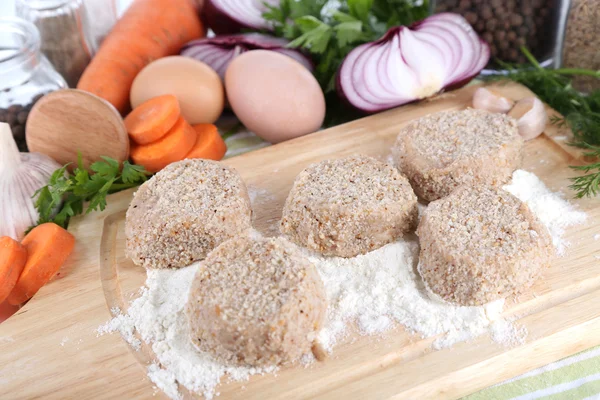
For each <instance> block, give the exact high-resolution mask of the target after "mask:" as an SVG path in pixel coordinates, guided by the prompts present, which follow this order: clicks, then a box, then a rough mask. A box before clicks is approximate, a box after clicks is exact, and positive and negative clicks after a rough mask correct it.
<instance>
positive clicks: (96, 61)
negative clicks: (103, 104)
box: [77, 0, 205, 114]
mask: <svg viewBox="0 0 600 400" xmlns="http://www.w3.org/2000/svg"><path fill="white" fill-rule="evenodd" d="M204 33H205V30H204V28H203V26H202V23H201V22H200V18H199V16H198V12H197V10H196V6H195V5H194V3H193V2H192V1H191V0H135V1H134V2H133V4H132V5H131V6H130V7H129V9H128V10H127V11H126V12H125V14H124V15H123V17H122V18H121V19H120V20H119V21H118V22H117V24H116V25H115V27H114V28H113V30H112V31H111V32H110V34H109V35H108V36H107V37H106V39H105V40H104V42H103V43H102V46H101V47H100V49H99V51H98V53H97V54H96V56H95V57H94V58H93V59H92V62H91V63H90V65H88V67H87V68H86V70H85V71H84V73H83V75H82V76H81V79H80V80H79V83H78V84H77V88H78V89H82V90H86V91H88V92H91V93H93V94H95V95H97V96H100V97H102V98H103V99H105V100H107V101H108V102H110V103H111V104H112V105H113V106H115V108H116V109H117V110H119V111H120V112H121V114H125V113H127V111H128V110H129V90H130V89H131V84H132V82H133V79H134V78H135V76H136V75H137V74H138V72H140V71H141V70H142V68H144V67H145V66H146V65H148V64H149V63H150V62H152V61H154V60H156V59H157V58H161V57H166V56H169V55H173V54H177V53H178V52H179V50H180V49H181V47H182V46H183V45H184V44H185V43H187V42H189V41H190V40H193V39H197V38H199V37H202V36H203V35H204Z"/></svg>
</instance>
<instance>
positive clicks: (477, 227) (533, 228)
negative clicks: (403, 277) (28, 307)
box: [417, 186, 554, 306]
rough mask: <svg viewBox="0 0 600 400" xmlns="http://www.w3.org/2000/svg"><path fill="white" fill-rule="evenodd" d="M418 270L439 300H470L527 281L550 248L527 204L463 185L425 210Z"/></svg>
mask: <svg viewBox="0 0 600 400" xmlns="http://www.w3.org/2000/svg"><path fill="white" fill-rule="evenodd" d="M417 235H418V236H419V241H420V245H421V251H420V256H419V272H420V274H421V277H422V278H423V280H424V282H425V284H426V285H427V287H428V288H429V289H430V290H431V291H432V292H433V293H434V294H436V295H438V296H440V297H441V298H442V299H443V300H446V301H448V302H451V303H456V304H460V305H466V306H473V305H481V304H485V303H488V302H490V301H493V300H496V299H499V298H504V297H507V296H510V295H513V294H517V293H519V292H521V291H522V290H523V289H525V288H527V287H529V286H531V285H532V284H533V282H534V281H535V279H536V278H537V277H538V276H539V274H540V272H541V271H542V269H543V268H545V267H548V266H549V265H550V260H551V258H552V256H553V254H554V248H553V247H552V239H551V237H550V234H549V233H548V230H547V229H546V227H545V226H544V225H542V223H541V222H540V221H539V220H538V218H537V217H536V216H535V215H534V214H533V213H532V212H531V211H530V210H529V207H528V206H527V205H526V204H525V203H523V202H521V201H520V200H519V199H517V198H516V197H515V196H513V195H512V194H510V193H508V192H506V191H504V190H502V189H500V188H497V187H491V186H485V187H476V188H474V187H469V186H463V187H461V188H459V189H457V190H455V191H454V192H452V194H450V195H449V196H447V197H445V198H443V199H441V200H437V201H434V202H432V203H430V204H429V207H427V209H426V210H425V213H424V214H423V216H422V218H421V221H420V223H419V227H418V229H417Z"/></svg>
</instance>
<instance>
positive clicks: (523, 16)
mask: <svg viewBox="0 0 600 400" xmlns="http://www.w3.org/2000/svg"><path fill="white" fill-rule="evenodd" d="M597 1H599V2H600V0H597ZM432 3H433V4H432V9H433V12H436V13H437V12H454V13H457V14H460V15H462V16H463V17H465V19H466V20H467V21H468V22H469V23H470V24H471V26H473V28H474V29H475V31H476V32H477V33H478V34H479V36H480V37H481V38H482V39H483V40H485V41H486V42H487V43H488V44H489V45H490V50H491V59H490V65H488V68H487V72H493V70H499V69H502V66H501V65H499V64H498V63H497V62H496V61H497V60H499V61H501V62H506V63H511V64H521V63H527V59H526V58H525V56H524V55H523V53H522V52H521V46H525V47H526V48H527V49H528V50H529V51H531V53H532V54H533V56H534V57H535V58H536V59H537V60H538V61H540V63H541V64H542V65H544V66H554V67H558V66H559V65H560V58H561V57H560V56H561V54H560V49H561V47H562V38H563V33H564V27H565V24H566V15H567V12H568V8H569V4H570V0H433V1H432ZM484 72H486V71H484Z"/></svg>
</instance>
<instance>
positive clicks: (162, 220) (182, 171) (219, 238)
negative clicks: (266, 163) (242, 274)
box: [125, 159, 252, 268]
mask: <svg viewBox="0 0 600 400" xmlns="http://www.w3.org/2000/svg"><path fill="white" fill-rule="evenodd" d="M251 215H252V211H251V208H250V198H249V197H248V191H247V189H246V185H245V184H244V182H243V181H242V178H241V177H240V176H239V174H238V173H237V171H235V170H234V169H232V168H229V167H227V166H225V165H224V164H221V163H219V162H216V161H210V160H203V159H190V160H184V161H180V162H177V163H173V164H170V165H169V166H167V167H166V168H164V169H163V170H161V171H160V172H159V173H157V174H156V175H154V176H153V177H152V178H150V179H149V180H148V181H147V182H145V183H144V184H143V185H142V186H140V188H139V189H138V190H137V192H136V193H135V195H134V198H133V200H132V201H131V204H130V205H129V208H128V210H127V214H126V218H125V234H126V238H127V239H126V252H127V256H128V257H130V258H131V259H132V260H133V262H134V263H135V264H137V265H143V266H144V267H145V268H179V267H184V266H187V265H189V264H191V263H192V262H194V261H197V260H202V259H203V258H204V257H206V255H207V254H208V253H209V252H210V251H211V250H212V249H214V248H215V247H217V246H218V245H219V244H221V243H222V242H224V241H225V240H227V239H230V238H232V237H235V236H238V235H240V234H242V233H243V232H244V231H246V230H247V229H249V228H250V227H251Z"/></svg>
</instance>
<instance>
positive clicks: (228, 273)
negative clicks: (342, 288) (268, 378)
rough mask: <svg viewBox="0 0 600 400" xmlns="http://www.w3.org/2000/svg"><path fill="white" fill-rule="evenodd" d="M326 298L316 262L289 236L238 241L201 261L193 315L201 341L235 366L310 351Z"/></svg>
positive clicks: (193, 330) (191, 301) (194, 334)
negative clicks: (290, 240) (301, 250)
mask: <svg viewBox="0 0 600 400" xmlns="http://www.w3.org/2000/svg"><path fill="white" fill-rule="evenodd" d="M326 308H327V302H326V298H325V288H324V286H323V282H322V281H321V277H320V276H319V274H318V272H317V270H316V268H315V266H314V265H313V264H312V263H311V262H310V261H309V260H308V259H307V258H306V257H304V256H303V255H302V254H301V252H300V249H298V248H297V247H296V246H294V245H293V244H292V243H290V242H288V241H287V240H285V239H284V238H281V237H279V238H261V237H256V236H246V237H240V238H236V239H231V240H229V241H227V242H225V243H223V244H221V245H220V246H219V247H217V248H216V249H215V250H213V251H212V252H211V253H210V254H209V255H208V257H207V258H206V259H205V260H204V261H203V262H202V264H201V266H200V269H199V271H198V273H197V274H196V277H195V278H194V282H193V283H192V287H191V289H190V294H189V298H188V303H187V305H186V314H187V317H188V321H189V326H190V335H191V339H192V342H193V343H194V344H195V346H196V347H197V348H198V349H200V350H202V351H206V352H209V353H210V354H212V355H213V356H214V357H215V358H217V359H218V360H219V361H222V362H225V363H227V364H234V365H248V366H270V365H279V364H284V363H288V362H292V361H294V360H297V359H298V358H299V357H300V356H302V355H303V354H306V353H309V352H310V349H311V347H312V344H313V341H314V339H315V337H316V333H317V332H318V331H319V329H321V326H322V324H323V319H324V317H325V312H326Z"/></svg>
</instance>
